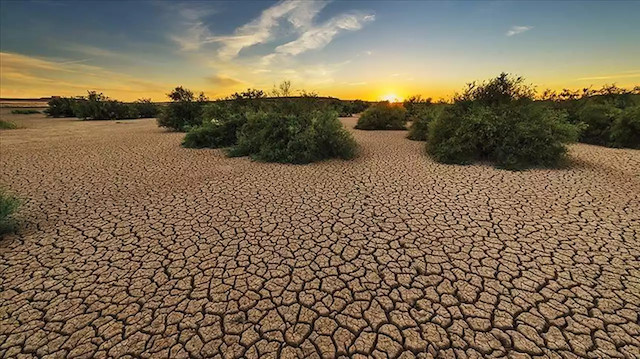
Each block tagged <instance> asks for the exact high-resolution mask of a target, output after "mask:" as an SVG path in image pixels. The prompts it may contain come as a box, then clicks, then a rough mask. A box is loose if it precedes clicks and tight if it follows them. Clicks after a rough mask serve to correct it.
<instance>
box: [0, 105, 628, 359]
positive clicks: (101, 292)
mask: <svg viewBox="0 0 640 359" xmlns="http://www.w3.org/2000/svg"><path fill="white" fill-rule="evenodd" d="M0 111H1V114H2V118H3V119H7V120H13V121H15V122H16V123H17V124H18V125H20V126H22V127H23V128H21V129H17V130H0V166H1V171H0V173H1V177H0V184H1V185H3V186H5V187H7V188H8V189H9V190H11V191H12V192H14V193H16V194H17V195H19V196H20V197H21V198H22V199H23V206H22V208H21V210H20V212H19V213H18V216H19V218H20V221H21V227H20V229H19V231H18V232H17V233H16V234H13V235H8V236H5V237H4V238H3V239H2V240H1V241H0V357H5V358H13V357H20V355H21V354H26V355H24V357H41V358H46V357H59V358H63V357H65V358H75V357H84V358H106V357H122V356H129V357H142V358H147V357H172V358H180V357H185V358H186V357H192V358H201V357H216V356H218V357H242V356H244V357H248V358H258V357H262V358H268V357H276V356H281V357H306V358H316V357H320V356H322V357H335V356H341V355H345V356H351V357H356V356H357V354H362V355H365V356H374V357H387V356H388V357H403V358H409V357H425V358H430V357H443V358H453V357H460V358H464V357H470V358H473V357H476V358H477V357H511V358H529V357H549V358H578V357H587V358H638V357H640V325H639V318H638V315H639V314H638V313H639V310H640V151H637V150H621V149H608V148H604V147H596V146H588V145H582V144H578V145H572V146H571V150H570V154H571V158H572V162H573V165H572V166H571V167H570V168H566V169H557V170H546V169H535V170H529V171H523V172H509V171H504V170H497V169H494V168H492V167H490V166H485V165H473V166H452V165H442V164H437V163H435V162H433V161H432V160H431V159H429V158H428V157H427V156H426V155H425V154H424V152H423V151H422V148H423V147H422V146H423V143H420V142H412V141H409V140H407V139H405V135H406V132H404V131H394V132H364V131H357V130H351V131H352V132H353V133H354V135H355V138H356V140H357V142H358V143H359V144H360V145H361V153H360V155H359V157H357V158H356V159H355V160H353V161H340V160H332V161H326V162H321V163H316V164H312V165H304V166H295V165H282V164H267V163H257V162H252V161H250V160H249V159H246V158H226V157H225V156H224V154H223V152H222V151H221V150H190V149H184V148H181V147H180V141H181V139H182V136H183V135H182V134H179V133H171V132H166V131H164V130H162V129H159V128H158V127H156V124H155V121H154V120H129V121H126V120H125V121H118V122H108V121H105V122H82V121H78V120H75V119H45V118H44V117H42V116H41V115H22V116H20V115H9V114H8V113H9V109H1V110H0ZM343 122H344V123H345V125H347V127H348V128H352V127H353V125H354V124H355V119H343Z"/></svg>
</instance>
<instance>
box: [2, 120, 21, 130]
mask: <svg viewBox="0 0 640 359" xmlns="http://www.w3.org/2000/svg"><path fill="white" fill-rule="evenodd" d="M16 128H18V125H16V124H15V123H13V122H11V121H6V120H0V130H15V129H16Z"/></svg>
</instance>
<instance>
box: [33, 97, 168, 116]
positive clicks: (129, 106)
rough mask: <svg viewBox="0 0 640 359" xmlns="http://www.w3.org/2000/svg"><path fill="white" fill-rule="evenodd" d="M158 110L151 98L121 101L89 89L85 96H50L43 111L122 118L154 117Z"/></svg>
mask: <svg viewBox="0 0 640 359" xmlns="http://www.w3.org/2000/svg"><path fill="white" fill-rule="evenodd" d="M158 111H159V109H158V105H156V104H154V103H153V102H151V99H140V100H137V101H135V102H134V103H123V102H120V101H116V100H112V99H110V98H108V97H107V96H105V95H103V94H102V93H98V92H96V91H89V92H88V95H87V96H86V97H55V98H52V99H51V100H49V107H48V108H47V109H46V110H45V111H44V113H46V114H47V115H48V116H51V117H77V118H81V119H84V120H122V119H133V118H150V117H155V116H156V114H157V113H158Z"/></svg>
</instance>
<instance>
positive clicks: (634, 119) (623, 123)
mask: <svg viewBox="0 0 640 359" xmlns="http://www.w3.org/2000/svg"><path fill="white" fill-rule="evenodd" d="M609 139H610V144H611V145H612V146H614V147H628V148H635V149H640V105H639V106H633V107H627V108H626V109H624V110H621V111H620V113H619V114H618V116H617V117H616V119H615V121H614V122H613V125H612V126H611V131H610V134H609Z"/></svg>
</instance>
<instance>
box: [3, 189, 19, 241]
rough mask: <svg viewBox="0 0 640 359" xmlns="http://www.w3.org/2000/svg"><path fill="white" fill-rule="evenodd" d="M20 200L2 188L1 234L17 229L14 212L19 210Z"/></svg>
mask: <svg viewBox="0 0 640 359" xmlns="http://www.w3.org/2000/svg"><path fill="white" fill-rule="evenodd" d="M19 206H20V201H19V200H18V199H17V198H16V197H14V196H12V195H10V194H8V193H7V192H6V191H4V190H3V189H0V234H4V233H8V232H11V231H13V230H14V229H15V221H14V218H13V214H14V212H15V211H17V210H18V207H19Z"/></svg>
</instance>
